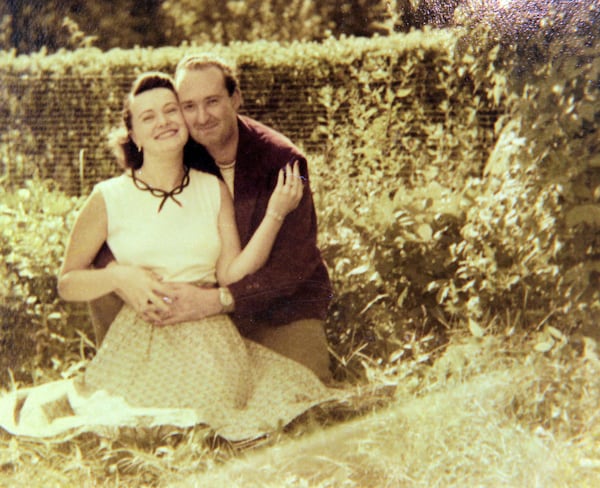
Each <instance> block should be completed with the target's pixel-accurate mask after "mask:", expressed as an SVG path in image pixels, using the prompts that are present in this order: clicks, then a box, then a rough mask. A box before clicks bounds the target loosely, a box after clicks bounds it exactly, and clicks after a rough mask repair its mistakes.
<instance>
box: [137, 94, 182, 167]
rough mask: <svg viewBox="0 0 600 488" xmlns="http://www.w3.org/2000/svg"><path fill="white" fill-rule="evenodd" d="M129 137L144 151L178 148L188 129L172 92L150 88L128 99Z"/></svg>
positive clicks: (180, 146)
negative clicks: (129, 112)
mask: <svg viewBox="0 0 600 488" xmlns="http://www.w3.org/2000/svg"><path fill="white" fill-rule="evenodd" d="M130 110H131V137H132V139H133V141H134V142H135V144H136V145H137V146H138V147H140V148H142V149H143V150H144V154H146V155H147V154H152V153H164V152H171V151H179V150H181V149H182V148H183V146H184V145H185V143H186V142H187V140H188V131H187V128H186V126H185V121H184V119H183V115H182V114H181V110H180V108H179V101H178V100H177V97H176V96H175V93H174V92H172V91H171V90H169V89H168V88H154V89H152V90H148V91H145V92H142V93H140V94H139V95H135V96H134V97H133V98H132V100H131V105H130Z"/></svg>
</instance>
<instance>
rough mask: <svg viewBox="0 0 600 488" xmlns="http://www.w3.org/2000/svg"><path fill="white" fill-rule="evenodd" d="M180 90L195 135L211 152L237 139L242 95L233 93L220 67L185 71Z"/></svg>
mask: <svg viewBox="0 0 600 488" xmlns="http://www.w3.org/2000/svg"><path fill="white" fill-rule="evenodd" d="M177 93H178V95H179V102H180V104H181V110H182V112H183V117H184V119H185V123H186V125H187V126H188V130H189V131H190V135H191V136H192V138H193V139H194V140H195V141H196V142H198V143H200V144H202V145H203V146H204V147H206V149H207V150H208V151H209V152H211V153H213V154H214V153H215V152H221V151H224V150H225V149H227V148H228V146H230V145H231V144H236V143H237V111H238V109H239V107H240V103H241V96H240V93H239V92H238V91H236V92H235V93H234V94H233V95H231V96H230V95H229V93H228V92H227V89H226V88H225V79H224V77H223V73H222V72H221V70H220V69H219V68H216V67H214V66H210V67H207V68H204V69H201V70H194V71H191V70H190V71H185V72H184V73H183V74H182V75H181V76H180V77H179V78H178V86H177Z"/></svg>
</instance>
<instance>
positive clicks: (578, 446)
mask: <svg viewBox="0 0 600 488" xmlns="http://www.w3.org/2000/svg"><path fill="white" fill-rule="evenodd" d="M504 341H505V339H500V338H494V337H490V338H488V339H486V340H485V341H481V340H478V341H476V340H473V339H466V340H465V339H462V340H460V341H458V342H456V343H455V344H452V345H451V346H450V347H449V348H448V351H447V353H446V355H445V356H444V357H443V358H442V359H441V360H439V361H438V362H437V363H436V364H435V365H434V366H433V367H427V368H426V370H424V371H423V372H422V373H423V376H422V380H421V382H422V383H421V385H420V387H419V388H417V389H414V388H413V387H410V388H406V389H402V388H400V389H399V393H398V395H397V397H396V399H395V402H394V404H393V405H391V406H390V407H388V408H387V409H385V410H382V411H378V412H375V413H373V414H371V415H369V416H368V417H365V418H359V419H355V420H353V421H350V422H347V423H344V424H340V425H337V426H334V427H331V428H329V429H326V430H320V431H317V432H313V433H312V434H310V435H306V436H304V437H300V438H298V439H288V440H284V441H283V442H281V443H279V444H278V445H275V446H272V447H270V448H268V449H264V450H260V451H257V452H252V453H248V454H247V455H245V456H242V457H240V458H238V459H236V460H233V461H231V462H229V463H227V464H225V465H224V466H222V467H220V468H216V469H211V470H208V471H206V472H204V473H202V474H199V475H195V476H192V477H190V478H187V479H186V480H184V481H181V482H180V484H179V485H176V486H186V487H187V486H240V487H241V486H244V487H250V486H257V487H258V486H261V487H262V486H265V487H280V486H307V487H333V486H335V487H337V486H344V487H365V486H373V487H402V486H406V487H413V486H423V487H433V486H443V487H447V486H519V487H522V486H549V487H554V486H556V487H558V486H560V487H564V486H567V487H570V486H572V487H576V486H577V487H579V486H590V487H591V486H595V485H596V484H597V483H598V482H600V442H599V440H600V436H599V433H600V419H599V418H598V417H599V416H598V413H597V406H596V405H597V403H598V399H599V398H600V388H599V385H600V380H599V379H598V372H599V368H598V366H599V363H598V359H597V357H595V356H594V354H593V353H592V352H590V351H588V352H587V354H586V352H585V351H583V353H581V352H579V353H577V357H571V359H568V360H566V359H564V358H561V357H556V356H554V357H552V356H549V355H544V354H540V353H539V352H536V351H534V349H533V347H532V346H533V345H534V342H532V341H526V342H523V343H522V344H521V346H520V347H515V344H513V345H512V346H513V347H512V349H511V350H508V349H505V348H504V347H503V342H504ZM476 346H477V347H476ZM569 349H570V348H569ZM571 353H573V354H575V352H574V350H573V349H570V351H562V353H561V354H563V355H568V354H571ZM457 358H461V360H460V362H459V361H458V359H457ZM557 368H563V375H562V376H557V375H556V370H557ZM583 378H585V379H586V382H585V386H584V385H583V383H582V388H581V391H579V390H577V389H576V388H573V387H572V385H570V386H569V384H570V383H573V382H574V383H578V382H581V381H582V379H583ZM588 380H589V381H588ZM559 381H560V382H561V384H564V385H565V389H566V390H565V391H567V392H570V394H571V397H564V398H562V402H563V403H561V405H558V404H556V405H554V408H552V407H551V406H550V405H549V403H552V402H553V401H554V400H556V399H558V398H560V396H556V395H555V396H544V395H541V393H540V392H541V391H542V390H540V385H541V384H546V390H545V391H546V393H548V392H549V391H550V390H551V389H552V388H554V389H560V385H559V384H558V382H559ZM548 385H552V386H548ZM580 393H581V394H583V395H584V396H581V395H580ZM560 408H562V412H563V414H562V415H563V417H564V418H565V419H567V418H568V419H578V420H577V421H574V420H573V421H570V420H567V421H563V422H560V421H558V420H557V414H556V412H557V409H560ZM553 417H554V418H553Z"/></svg>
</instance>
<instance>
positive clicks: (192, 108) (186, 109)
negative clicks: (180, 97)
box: [182, 104, 194, 112]
mask: <svg viewBox="0 0 600 488" xmlns="http://www.w3.org/2000/svg"><path fill="white" fill-rule="evenodd" d="M182 109H183V110H185V111H186V112H189V111H190V110H194V106H193V105H192V104H186V105H183V106H182Z"/></svg>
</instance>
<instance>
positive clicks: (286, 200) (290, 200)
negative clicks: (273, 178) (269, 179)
mask: <svg viewBox="0 0 600 488" xmlns="http://www.w3.org/2000/svg"><path fill="white" fill-rule="evenodd" d="M303 190H304V185H303V184H302V176H301V175H300V166H299V164H298V161H295V162H294V164H293V166H290V165H289V164H287V165H286V166H284V167H283V168H282V169H280V170H279V175H278V176H277V185H276V186H275V189H274V190H273V193H272V195H271V198H270V199H269V204H268V206H267V214H270V215H273V216H275V217H276V218H280V219H283V218H284V217H285V216H286V215H287V214H289V213H290V212H291V211H292V210H294V209H296V207H298V205H299V203H300V200H301V199H302V192H303Z"/></svg>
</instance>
